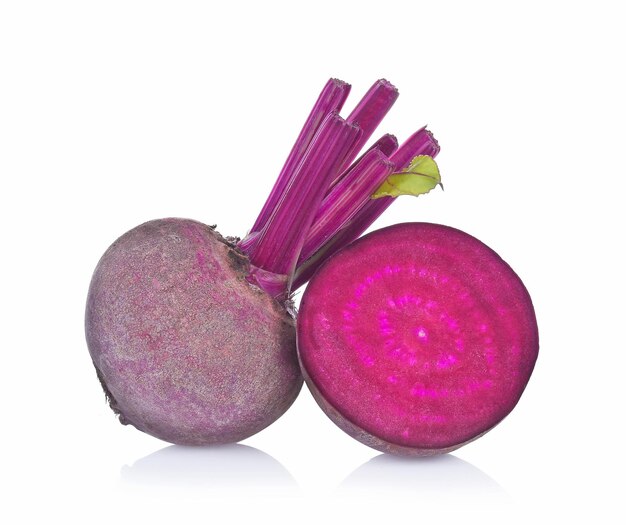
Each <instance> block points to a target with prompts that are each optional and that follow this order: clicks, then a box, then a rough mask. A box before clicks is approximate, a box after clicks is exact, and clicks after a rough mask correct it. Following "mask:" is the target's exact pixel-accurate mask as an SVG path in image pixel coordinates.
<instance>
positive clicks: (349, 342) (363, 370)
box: [297, 223, 539, 456]
mask: <svg viewBox="0 0 626 525" xmlns="http://www.w3.org/2000/svg"><path fill="white" fill-rule="evenodd" d="M297 335H298V352H299V358H300V362H301V365H302V368H303V371H304V375H305V379H306V381H307V384H308V386H309V388H310V389H311V391H312V393H313V396H314V397H315V399H316V400H317V402H318V404H319V405H320V406H321V407H322V409H323V410H324V411H325V412H326V414H327V415H328V416H329V417H330V418H331V419H332V420H333V421H334V422H335V423H336V424H337V425H338V426H339V427H340V428H342V429H343V430H344V431H346V432H347V433H348V434H350V435H351V436H353V437H354V438H356V439H357V440H359V441H361V442H363V443H365V444H366V445H369V446H371V447H373V448H375V449H378V450H382V451H384V452H390V453H395V454H403V455H414V456H428V455H434V454H439V453H445V452H450V451H452V450H454V449H456V448H458V447H460V446H462V445H464V444H466V443H468V442H470V441H472V440H474V439H476V438H477V437H479V436H481V435H482V434H484V433H485V432H487V431H488V430H490V429H491V428H493V427H494V426H495V425H496V424H498V423H499V422H500V421H501V420H502V419H503V418H504V417H505V416H506V415H507V414H508V413H509V412H510V411H511V410H512V409H513V407H514V406H515V405H516V404H517V402H518V400H519V398H520V396H521V395H522V392H523V390H524V388H525V386H526V384H527V382H528V380H529V378H530V375H531V373H532V370H533V367H534V364H535V361H536V359H537V353H538V349H539V339H538V332H537V321H536V318H535V313H534V309H533V306H532V302H531V299H530V296H529V294H528V292H527V291H526V288H525V287H524V284H523V283H522V281H521V280H520V279H519V277H518V276H517V275H516V274H515V272H514V271H513V270H512V269H511V268H510V266H509V265H508V264H507V263H505V262H504V261H503V260H502V259H501V258H500V257H499V256H498V254H496V253H495V252H494V251H493V250H491V249H490V248H489V247H488V246H486V245H485V244H483V243H482V242H480V241H479V240H477V239H476V238H474V237H472V236H470V235H468V234H466V233H464V232H462V231H459V230H456V229H454V228H450V227H447V226H441V225H436V224H426V223H407V224H398V225H395V226H391V227H389V228H384V229H381V230H378V231H376V232H373V233H371V234H369V235H366V236H365V237H363V238H361V239H359V240H357V241H356V242H354V243H352V244H351V245H349V246H348V247H347V248H345V249H343V250H342V251H340V252H339V253H337V254H336V255H335V256H334V257H332V258H330V259H329V260H328V261H327V262H326V263H325V264H324V265H323V266H322V267H321V268H320V269H319V270H318V271H317V273H316V274H315V276H314V277H313V279H312V280H311V281H310V283H309V285H308V287H307V289H306V291H305V293H304V295H303V298H302V303H301V306H300V312H299V315H298V334H297Z"/></svg>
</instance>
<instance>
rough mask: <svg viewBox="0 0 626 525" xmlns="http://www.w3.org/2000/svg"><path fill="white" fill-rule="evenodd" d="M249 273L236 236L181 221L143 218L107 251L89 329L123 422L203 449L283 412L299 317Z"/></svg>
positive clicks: (290, 388) (292, 377) (297, 383)
mask: <svg viewBox="0 0 626 525" xmlns="http://www.w3.org/2000/svg"><path fill="white" fill-rule="evenodd" d="M249 270H250V268H249V262H248V258H247V257H246V256H245V255H243V254H242V253H241V252H240V251H239V250H238V249H236V248H235V246H234V245H233V244H231V243H230V242H228V241H227V240H226V239H224V238H223V237H221V236H220V235H219V234H218V233H217V232H216V231H215V230H214V229H212V228H210V227H208V226H205V225H203V224H201V223H199V222H195V221H191V220H185V219H162V220H155V221H151V222H147V223H145V224H142V225H141V226H138V227H136V228H134V229H132V230H131V231H129V232H127V233H126V234H124V235H123V236H122V237H120V238H119V239H118V240H117V241H115V243H113V245H112V246H111V247H110V248H109V249H108V250H107V251H106V253H105V254H104V255H103V257H102V259H101V260H100V262H99V263H98V266H97V268H96V270H95V273H94V275H93V279H92V281H91V286H90V288H89V294H88V299H87V312H86V336H87V344H88V346H89V352H90V354H91V357H92V359H93V362H94V365H95V367H96V370H97V372H98V376H99V378H100V381H101V382H102V385H103V387H104V389H105V392H106V393H107V396H108V398H109V402H110V404H111V407H112V408H113V410H114V411H116V412H117V413H118V414H119V417H120V421H121V422H122V423H124V424H132V425H134V426H135V427H137V428H138V429H139V430H142V431H144V432H147V433H149V434H151V435H153V436H156V437H158V438H161V439H164V440H166V441H170V442H172V443H177V444H182V445H204V444H210V443H227V442H234V441H239V440H241V439H244V438H247V437H249V436H251V435H252V434H255V433H256V432H258V431H260V430H261V429H263V428H265V427H266V426H267V425H269V424H270V423H272V422H273V421H274V420H275V419H277V418H278V417H279V416H280V415H281V414H282V413H283V412H285V410H287V408H288V407H289V406H290V405H291V403H292V402H293V401H294V399H295V398H296V396H297V394H298V392H299V390H300V387H301V385H302V378H301V374H300V371H299V367H298V362H297V357H296V354H295V326H294V319H293V317H292V316H291V315H290V314H289V313H288V311H287V310H286V309H285V307H284V306H283V305H282V304H280V303H279V302H278V301H276V300H274V299H273V298H272V297H271V296H270V295H268V294H267V293H265V292H263V291H262V290H261V289H259V288H257V287H256V286H253V285H251V284H250V283H249V282H248V281H247V280H246V277H247V276H248V274H249Z"/></svg>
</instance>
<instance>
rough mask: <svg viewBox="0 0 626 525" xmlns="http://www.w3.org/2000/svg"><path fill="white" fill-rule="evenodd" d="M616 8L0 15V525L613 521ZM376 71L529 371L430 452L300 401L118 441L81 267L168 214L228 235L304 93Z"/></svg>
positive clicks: (619, 139) (277, 154)
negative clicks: (522, 289)
mask: <svg viewBox="0 0 626 525" xmlns="http://www.w3.org/2000/svg"><path fill="white" fill-rule="evenodd" d="M620 4H621V2H617V1H616V2H603V1H596V2H593V3H590V2H575V1H573V2H554V1H552V2H551V1H547V0H546V1H543V2H533V1H525V2H482V1H472V2H445V1H441V2H440V1H429V2H420V1H415V0H414V1H411V2H407V1H405V2H396V1H393V0H385V1H384V2H382V1H381V2H369V1H366V0H363V1H361V2H341V1H339V0H334V1H331V2H328V1H325V0H317V1H315V2H293V1H292V2H282V3H281V2H275V1H269V0H266V1H260V2H246V1H240V2H230V3H227V2H216V3H210V2H185V1H177V2H160V1H151V2H137V1H129V0H126V1H107V2H88V1H82V2H78V1H77V2H69V1H56V2H39V3H37V2H30V1H26V0H23V1H10V0H9V1H6V0H5V1H2V2H1V3H0V178H1V193H0V199H1V202H0V204H1V207H0V213H1V214H2V217H1V218H2V222H1V223H2V226H3V232H2V241H3V242H2V243H1V246H2V256H1V258H0V264H1V265H2V267H1V272H0V279H1V280H2V281H1V283H0V284H1V290H0V297H1V301H2V303H1V308H2V311H1V319H2V331H1V338H0V342H1V344H0V348H1V349H2V367H1V371H2V372H1V374H2V376H1V377H2V379H1V381H0V389H1V391H0V394H1V399H2V433H1V439H2V447H1V449H0V450H1V454H2V459H1V461H2V463H1V469H2V480H3V485H4V486H3V488H2V499H3V500H4V503H3V504H2V506H1V507H0V517H1V518H3V519H2V521H3V522H4V523H27V522H28V523H35V522H43V521H44V520H45V522H52V523H55V522H61V521H62V522H64V523H65V522H70V523H71V522H72V521H76V522H78V520H80V522H81V523H110V522H115V523H131V522H135V523H150V524H152V523H173V522H176V523H185V520H187V521H189V520H193V521H194V522H206V523H244V522H246V523H247V522H254V521H257V522H262V523H298V522H305V523H307V522H312V521H319V520H321V519H323V520H325V521H326V522H329V521H331V522H333V523H339V522H346V523H353V522H357V521H359V522H361V523H426V522H432V523H452V522H453V521H454V522H456V521H462V522H469V523H517V522H520V523H521V522H527V521H528V520H529V519H532V520H534V522H538V523H543V522H545V523H548V522H557V520H558V522H566V521H569V522H571V521H572V520H574V519H577V520H584V521H587V522H589V521H591V520H593V521H594V522H597V523H617V522H621V523H624V521H623V520H624V519H626V518H625V512H624V505H623V491H624V488H625V487H624V483H623V473H624V468H625V467H626V465H625V463H624V449H623V447H624V438H625V435H624V430H623V426H622V424H623V419H624V408H623V404H624V397H625V396H624V387H623V384H624V373H625V365H626V358H625V357H624V353H625V350H626V348H625V343H624V341H625V340H626V336H625V333H624V326H625V323H624V314H625V313H626V309H625V307H624V294H625V292H626V289H625V288H626V287H625V286H624V284H625V283H624V277H623V268H624V266H625V260H624V255H623V246H624V234H623V226H624V222H625V221H624V218H625V217H624V215H625V214H624V205H623V200H624V198H626V197H625V192H624V190H625V189H626V188H625V186H626V185H625V183H624V177H625V175H626V173H625V172H626V169H625V167H624V166H625V164H626V160H625V155H624V151H625V144H626V140H625V139H626V136H625V132H624V123H625V122H626V111H625V103H624V98H625V96H626V95H625V93H626V83H625V82H624V50H625V49H626V38H625V36H624V24H623V22H624V15H622V14H621V12H620V9H619V7H620ZM331 76H335V77H339V78H341V79H344V80H346V81H348V82H350V83H351V84H352V85H353V91H352V95H351V97H350V99H349V101H348V103H347V104H346V112H348V111H349V110H350V109H351V108H352V106H353V105H354V104H355V103H356V101H357V100H358V98H359V97H360V96H361V95H362V94H363V93H364V92H365V91H366V89H367V88H368V87H369V86H370V85H371V83H372V82H373V81H375V80H376V79H377V78H380V77H385V78H388V79H389V80H391V81H392V82H393V83H394V84H396V85H397V86H398V87H399V89H400V92H401V96H400V99H399V100H398V102H397V103H396V106H395V107H394V108H393V109H392V111H391V113H390V114H389V115H388V117H387V119H386V120H385V122H384V124H383V125H382V127H381V133H382V132H393V133H395V134H396V135H397V136H398V137H399V138H400V140H403V139H405V138H406V137H407V136H408V135H409V134H410V133H411V132H412V131H413V130H415V129H417V128H418V127H420V126H421V125H422V124H424V123H428V124H429V127H430V128H431V129H432V130H433V131H434V133H435V134H436V136H437V138H438V139H439V141H440V143H441V146H442V151H441V154H440V156H439V159H438V160H439V165H440V168H441V171H442V174H443V180H444V184H445V188H446V189H445V192H441V191H435V192H433V193H432V194H430V195H428V196H426V197H420V198H419V199H412V198H409V197H404V198H401V199H399V200H398V202H396V203H395V204H394V206H393V207H392V208H391V209H390V210H389V212H388V213H387V214H386V215H385V216H384V217H383V218H381V219H380V220H379V222H378V223H377V224H376V227H380V226H383V225H387V224H392V223H396V222H402V221H430V222H440V223H444V224H448V225H451V226H455V227H457V228H461V229H463V230H465V231H467V232H468V233H471V234H473V235H475V236H477V237H479V238H480V239H482V240H483V241H484V242H486V243H487V244H489V245H490V246H492V247H493V248H494V249H495V250H496V251H498V252H499V253H500V254H501V255H502V257H503V258H504V259H505V260H506V261H508V262H509V263H510V264H511V265H512V266H513V268H514V269H515V270H516V271H517V272H518V273H519V275H520V276H521V277H522V279H523V280H524V282H525V283H526V285H527V287H528V289H529V291H530V293H531V295H532V297H533V300H534V302H535V305H536V311H537V316H538V320H539V326H540V337H541V350H540V356H539V360H538V362H537V366H536V369H535V373H534V375H533V377H532V379H531V381H530V384H529V386H528V388H527V390H526V392H525V394H524V396H523V398H522V400H521V402H520V403H519V405H518V406H517V408H516V409H515V410H514V412H513V413H512V414H511V415H510V416H509V417H508V418H507V419H506V420H505V421H504V422H503V423H502V424H501V425H499V426H498V427H497V428H496V429H494V430H493V431H492V432H490V433H489V434H487V435H486V436H484V437H483V438H481V439H479V440H478V441H476V442H474V443H472V444H470V445H468V446H466V447H464V448H462V449H459V450H458V451H456V452H455V453H454V454H451V455H448V456H444V457H440V458H438V459H431V460H426V461H406V460H398V459H394V458H391V457H386V456H384V455H380V454H379V453H378V452H376V451H374V450H371V449H369V448H367V447H365V446H364V445H361V444H360V443H357V442H356V441H354V440H352V439H351V438H350V437H348V436H347V435H345V434H343V433H342V432H341V431H340V430H338V429H337V428H336V427H335V426H334V425H333V424H332V423H331V422H330V421H329V420H328V419H327V418H326V417H325V416H324V414H323V413H322V412H321V411H320V410H319V409H318V408H317V406H316V405H315V403H314V402H313V400H312V398H311V396H310V394H309V393H308V391H306V389H304V390H303V391H302V394H301V396H300V397H299V398H298V400H297V401H296V403H295V404H294V406H293V407H292V408H291V409H290V410H289V411H288V413H287V414H286V415H285V416H284V417H283V418H281V419H280V420H279V421H278V422H277V423H275V424H274V425H273V426H271V427H270V428H268V429H267V430H265V431H263V432H261V433H260V434H258V435H256V436H254V437H252V438H250V439H248V440H246V441H245V442H244V443H243V444H241V445H236V446H229V447H223V448H217V449H205V450H202V449H185V448H180V447H170V446H168V445H167V444H166V443H164V442H161V441H158V440H156V439H154V438H152V437H150V436H147V435H144V434H142V433H141V432H139V431H137V430H135V429H134V428H131V427H122V426H121V425H120V424H119V423H118V422H117V421H116V420H115V417H114V416H113V414H112V413H111V412H110V411H109V409H108V407H107V406H106V404H105V402H104V396H103V394H102V392H101V390H100V387H99V385H98V382H97V380H96V376H95V373H94V370H93V368H92V365H91V362H90V359H89V356H88V353H87V348H86V345H85V342H84V335H83V313H84V302H85V297H86V293H87V287H88V284H89V279H90V276H91V272H92V271H93V268H94V267H95V264H96V262H97V261H98V259H99V257H100V255H101V254H102V252H103V251H104V250H105V249H106V248H107V246H108V245H109V244H110V243H111V242H112V241H113V240H114V239H115V238H117V237H118V236H119V235H120V234H122V233H123V232H125V231H126V230H128V229H130V228H132V227H133V226H135V225H137V224H139V223H141V222H144V221H146V220H149V219H152V218H158V217H166V216H181V217H189V218H194V219H197V220H200V221H203V222H206V223H208V224H213V223H217V224H218V228H219V229H220V231H221V232H222V233H224V234H227V235H242V234H244V233H245V232H246V229H247V228H249V227H250V225H251V224H252V222H253V220H254V218H255V217H256V213H257V212H258V210H260V208H261V205H262V203H263V200H264V198H265V196H266V195H267V193H268V192H269V189H270V188H271V186H272V183H273V180H274V177H275V176H276V175H277V174H278V172H279V170H280V167H281V165H282V162H283V160H284V158H285V157H286V155H287V153H288V151H289V149H290V147H291V145H292V143H293V140H294V139H295V137H296V136H297V134H298V132H299V130H300V127H301V125H302V123H303V121H304V119H305V117H306V116H307V115H308V112H309V110H310V108H311V105H312V104H313V102H314V101H315V99H316V97H317V95H318V93H319V91H320V89H321V88H322V86H323V85H324V83H325V82H326V80H327V79H328V78H329V77H331Z"/></svg>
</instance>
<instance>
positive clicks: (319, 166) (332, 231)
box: [239, 79, 439, 298]
mask: <svg viewBox="0 0 626 525" xmlns="http://www.w3.org/2000/svg"><path fill="white" fill-rule="evenodd" d="M349 91H350V85H349V84H346V83H345V82H342V81H340V80H336V79H331V80H329V81H328V83H327V84H326V86H325V87H324V89H323V90H322V93H321V94H320V96H319V98H318V100H317V103H316V104H315V106H314V108H313V110H312V111H311V114H310V115H309V117H308V119H307V121H306V123H305V125H304V128H303V129H302V131H301V132H300V135H299V136H298V139H297V140H296V143H295V144H294V146H293V149H292V150H291V153H290V154H289V157H288V158H287V161H286V162H285V165H284V167H283V169H282V171H281V173H280V175H279V177H278V180H277V181H276V183H275V185H274V188H273V189H272V191H271V193H270V196H269V197H268V199H267V201H266V203H265V205H264V206H263V210H262V211H261V213H260V214H259V217H258V218H257V220H256V222H255V223H254V225H253V227H252V229H251V231H250V233H249V234H248V235H247V236H246V238H245V239H243V240H241V241H240V242H239V248H240V249H241V250H242V251H243V252H244V253H246V254H247V255H248V256H249V258H250V262H251V265H252V271H251V275H250V280H251V281H252V282H254V283H255V284H257V285H259V286H260V287H261V288H263V289H264V290H265V291H266V292H268V293H270V294H271V295H272V296H274V297H276V298H284V297H286V296H287V295H288V294H289V293H290V292H291V291H292V290H295V289H297V288H298V287H300V286H301V285H303V284H304V283H305V282H306V281H307V280H308V279H309V278H310V277H311V276H312V275H313V273H314V272H315V270H316V269H317V268H318V267H319V266H320V265H321V264H322V263H323V262H324V261H325V260H326V259H327V258H328V257H330V256H331V255H332V254H333V253H335V252H336V251H338V250H339V249H341V248H342V247H343V246H345V245H346V244H348V243H350V242H352V241H353V240H355V239H356V238H357V237H359V236H360V235H361V234H362V233H363V232H364V231H365V230H366V229H367V228H368V227H369V226H370V225H371V224H372V223H373V222H374V221H375V220H376V219H377V218H378V217H379V216H380V214H381V213H383V211H384V210H385V209H386V208H387V207H388V206H389V205H390V204H391V202H392V201H393V199H392V198H388V197H385V198H382V199H377V200H371V195H372V193H373V192H374V191H375V189H376V188H377V187H378V186H379V185H380V184H381V183H382V182H383V180H384V179H385V178H386V177H387V176H388V175H389V174H390V173H393V172H397V171H400V170H402V169H404V168H406V167H407V166H408V164H409V163H410V161H411V160H412V159H413V157H415V156H416V155H431V156H433V157H434V156H435V155H436V154H437V153H438V152H439V146H438V144H437V142H436V141H435V139H434V138H433V136H432V134H431V133H430V132H429V131H427V130H426V129H425V128H422V129H421V130H419V131H418V132H416V133H415V134H413V135H412V136H411V137H410V138H409V139H408V140H407V141H406V142H405V143H404V144H403V145H402V146H401V147H400V148H399V149H398V143H397V140H396V139H395V137H393V136H392V135H384V136H383V137H381V138H380V139H379V140H378V141H377V142H376V143H375V144H374V145H372V146H371V147H370V148H369V149H368V150H367V151H366V152H365V154H363V155H362V156H361V158H359V159H358V160H357V161H356V162H353V161H354V159H355V158H356V156H357V155H358V153H359V151H360V150H361V149H362V148H363V146H364V145H365V143H366V142H367V140H368V139H369V138H370V137H371V135H372V134H373V132H374V130H375V129H376V127H377V126H378V124H380V122H381V121H382V119H383V118H384V116H385V115H386V114H387V112H388V111H389V109H390V108H391V106H392V105H393V103H394V102H395V100H396V99H397V97H398V91H397V89H396V88H395V87H394V86H393V85H392V84H391V83H390V82H388V81H386V80H384V79H383V80H378V81H377V82H375V83H374V85H373V86H372V87H371V88H370V89H369V91H368V92H367V93H366V95H365V96H364V97H363V99H362V100H361V101H360V102H359V103H358V104H357V106H356V107H355V109H354V110H353V111H352V112H351V113H350V115H349V116H348V118H347V119H345V120H344V119H342V118H341V117H340V116H339V115H338V111H339V110H340V109H341V107H342V106H343V104H344V102H345V100H346V98H347V96H348V93H349Z"/></svg>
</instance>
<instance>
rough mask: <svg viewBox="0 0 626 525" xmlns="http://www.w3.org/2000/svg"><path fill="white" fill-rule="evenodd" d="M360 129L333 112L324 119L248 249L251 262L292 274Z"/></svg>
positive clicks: (269, 269)
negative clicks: (312, 226)
mask: <svg viewBox="0 0 626 525" xmlns="http://www.w3.org/2000/svg"><path fill="white" fill-rule="evenodd" d="M360 133H361V130H360V129H359V128H358V127H357V126H354V125H352V124H349V123H347V122H346V121H345V120H344V119H343V118H341V117H340V116H339V115H337V114H336V113H331V114H330V115H329V116H328V117H327V118H326V120H324V122H323V123H322V125H321V126H320V129H319V130H318V132H317V133H316V134H315V137H314V138H313V141H312V142H311V145H310V147H309V149H308V150H307V152H306V154H305V156H304V158H303V160H302V162H301V163H300V166H299V167H298V169H297V170H296V173H295V174H294V176H293V179H292V181H291V183H290V184H289V187H288V188H287V189H286V190H285V194H284V195H283V197H282V199H280V201H279V202H278V205H277V206H276V208H275V209H274V211H273V213H272V215H271V216H270V218H269V219H268V221H267V223H266V224H265V226H264V227H263V229H262V230H261V231H260V232H259V234H258V236H257V239H256V244H255V246H254V247H253V248H252V250H251V251H250V252H249V256H250V262H251V263H252V265H253V266H256V267H258V268H262V269H263V270H265V271H267V272H271V273H275V274H280V275H287V276H293V273H294V271H295V268H296V262H297V261H298V256H299V255H300V251H301V250H302V245H303V243H304V239H305V236H306V234H307V232H308V231H309V228H310V227H311V223H312V222H313V219H315V215H316V213H317V210H318V209H319V206H320V204H321V202H322V199H323V198H324V194H325V193H326V191H327V190H328V186H329V185H330V183H331V181H332V178H333V176H334V175H335V173H337V169H338V167H339V166H340V164H341V163H342V162H343V161H344V159H345V157H346V154H347V153H348V151H349V150H350V148H351V147H352V146H353V144H354V143H355V142H356V141H357V140H358V138H359V135H360ZM257 280H258V279H257ZM259 284H261V285H262V283H259ZM288 284H290V283H288Z"/></svg>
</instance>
